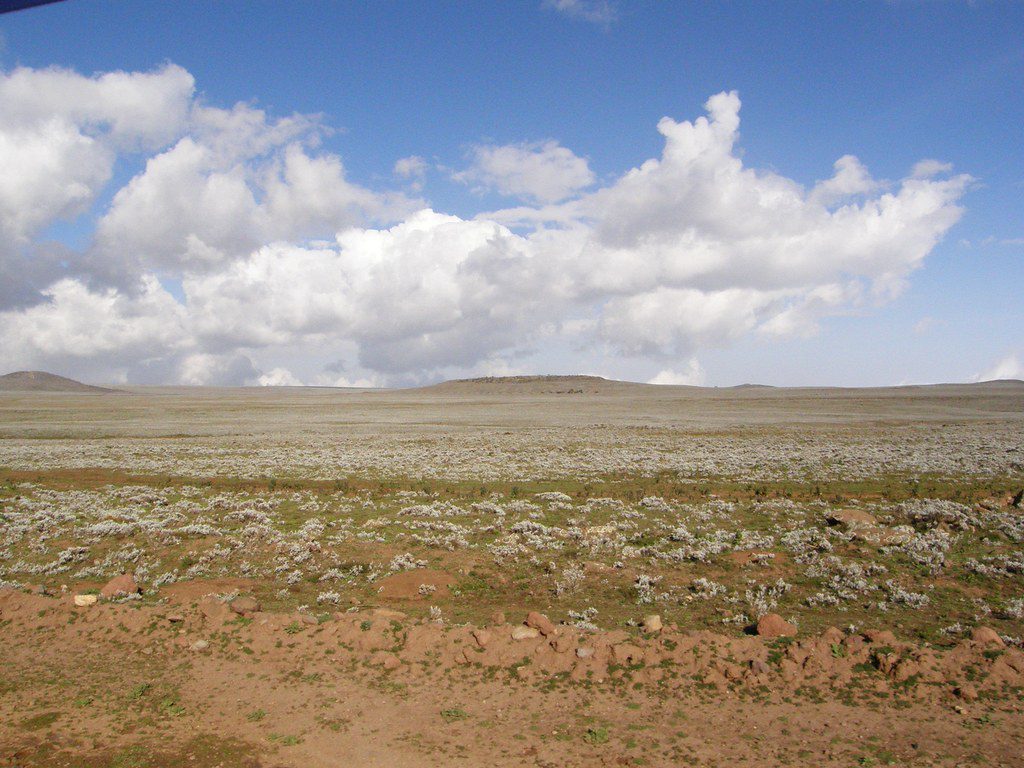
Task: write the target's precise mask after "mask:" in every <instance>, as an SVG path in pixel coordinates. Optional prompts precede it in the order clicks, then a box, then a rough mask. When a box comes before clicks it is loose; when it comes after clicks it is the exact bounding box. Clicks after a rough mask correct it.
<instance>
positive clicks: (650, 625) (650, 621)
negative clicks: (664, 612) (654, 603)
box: [644, 613, 662, 632]
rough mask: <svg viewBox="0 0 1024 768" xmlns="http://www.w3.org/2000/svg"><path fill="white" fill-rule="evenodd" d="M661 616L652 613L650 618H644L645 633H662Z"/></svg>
mask: <svg viewBox="0 0 1024 768" xmlns="http://www.w3.org/2000/svg"><path fill="white" fill-rule="evenodd" d="M661 626H662V625H661V616H659V615H658V614H656V613H652V614H651V615H650V616H644V631H645V632H661Z"/></svg>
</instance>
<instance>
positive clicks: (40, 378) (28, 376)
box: [0, 371, 118, 394]
mask: <svg viewBox="0 0 1024 768" xmlns="http://www.w3.org/2000/svg"><path fill="white" fill-rule="evenodd" d="M117 391H118V390H116V389H107V388H106V387H94V386H92V385H90V384H83V383H82V382H80V381H75V380H74V379H68V378H65V377H64V376H58V375H57V374H55V373H47V372H46V371H16V372H14V373H8V374H5V375H3V376H0V392H91V393H94V394H101V393H111V392H117Z"/></svg>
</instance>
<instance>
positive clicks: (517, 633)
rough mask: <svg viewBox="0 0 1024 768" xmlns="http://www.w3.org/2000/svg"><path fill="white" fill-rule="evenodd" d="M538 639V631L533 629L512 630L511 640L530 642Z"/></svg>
mask: <svg viewBox="0 0 1024 768" xmlns="http://www.w3.org/2000/svg"><path fill="white" fill-rule="evenodd" d="M537 637H540V631H539V630H538V629H536V628H535V627H522V626H520V627H516V628H514V629H513V630H512V639H513V640H532V639H534V638H537Z"/></svg>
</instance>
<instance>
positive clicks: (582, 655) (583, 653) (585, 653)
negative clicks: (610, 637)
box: [576, 647, 594, 659]
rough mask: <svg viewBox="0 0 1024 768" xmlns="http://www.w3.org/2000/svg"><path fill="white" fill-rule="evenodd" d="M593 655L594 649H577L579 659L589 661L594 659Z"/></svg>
mask: <svg viewBox="0 0 1024 768" xmlns="http://www.w3.org/2000/svg"><path fill="white" fill-rule="evenodd" d="M593 655H594V649H593V648H589V647H587V648H577V649H576V658H577V659H589V658H592V657H593Z"/></svg>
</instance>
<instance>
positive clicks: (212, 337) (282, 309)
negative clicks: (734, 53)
mask: <svg viewBox="0 0 1024 768" xmlns="http://www.w3.org/2000/svg"><path fill="white" fill-rule="evenodd" d="M3 78H6V79H3ZM12 82H13V83H14V84H13V85H11V83H12ZM26 83H28V84H30V85H31V86H32V87H31V88H30V87H29V86H28V85H26ZM69 84H70V85H69ZM72 86H78V87H81V88H82V89H83V90H84V92H86V93H88V94H91V97H90V99H85V98H79V97H78V95H76V94H74V93H70V91H73V90H74V87H72ZM705 106H706V110H707V114H706V115H705V116H700V117H697V118H695V119H693V120H675V119H672V118H668V117H666V118H663V119H662V120H661V121H660V122H659V123H658V126H657V128H658V131H659V132H660V134H661V135H662V137H663V139H664V149H663V151H662V153H661V155H660V157H657V158H650V159H647V160H644V161H643V162H641V163H640V164H638V165H637V167H635V168H633V169H632V170H629V171H628V172H626V173H625V174H623V175H622V176H621V177H619V178H617V179H613V180H611V181H610V182H608V183H605V184H603V185H598V184H597V181H596V177H595V175H594V173H593V171H592V170H591V169H590V167H589V164H588V163H587V161H586V160H585V159H584V158H582V157H580V156H577V155H576V154H575V153H573V152H572V151H571V150H569V149H567V148H565V147H562V146H561V145H559V144H558V143H556V142H553V141H549V142H542V143H534V144H512V145H505V146H486V147H477V148H476V149H475V150H474V152H473V164H472V166H471V168H469V169H468V170H466V171H464V172H463V173H462V174H460V178H461V179H462V180H464V181H466V182H468V183H471V184H477V185H482V186H486V187H488V188H492V189H495V190H497V191H499V192H501V193H502V194H505V195H509V196H513V197H518V198H520V199H521V200H523V201H525V202H524V203H523V204H522V205H520V206H518V207H516V208H512V209H508V210H503V211H494V212H491V213H483V214H479V215H477V216H475V217H469V218H463V217H458V216H452V215H447V214H444V213H441V212H437V211H434V210H432V209H431V208H429V207H427V206H425V205H423V204H422V203H420V202H419V201H415V200H410V199H408V198H407V197H405V196H404V195H402V194H401V193H396V192H394V191H388V190H384V191H376V190H371V189H369V188H366V187H363V186H360V185H358V184H355V183H354V182H352V181H350V180H349V179H348V178H347V175H346V171H345V166H344V163H343V161H342V159H341V158H340V157H338V156H337V155H335V154H332V153H330V152H325V151H323V150H321V149H319V142H320V140H321V139H322V138H323V137H324V136H325V135H326V134H327V133H328V129H327V128H326V127H325V126H323V125H321V124H320V123H319V121H318V120H317V119H316V118H313V117H309V116H303V115H292V116H289V117H283V118H275V117H273V116H270V115H267V114H265V113H264V112H263V111H261V110H258V109H255V108H254V107H252V106H250V105H246V104H239V105H235V106H233V107H230V108H218V107H215V106H210V105H206V104H202V103H199V102H197V101H196V99H195V96H194V83H193V81H192V78H191V76H190V75H189V74H188V73H187V72H185V71H184V70H181V69H180V68H178V67H174V66H173V65H169V66H167V67H165V68H163V69H161V70H157V71H155V72H152V73H141V74H139V73H113V74H111V75H110V76H107V75H99V76H96V77H92V78H86V77H83V76H80V75H77V74H75V73H71V72H67V71H63V70H59V71H51V70H41V71H35V70H17V71H15V72H14V73H12V74H9V75H3V76H0V161H2V160H3V159H4V158H6V159H7V160H9V161H10V166H9V167H10V168H13V169H14V171H13V172H12V173H13V175H12V176H11V177H10V178H3V177H0V228H2V230H3V235H4V239H3V240H2V241H0V242H2V244H0V278H5V277H6V278H7V284H5V283H4V282H3V281H0V365H2V366H3V367H5V368H7V369H12V368H29V367H33V368H36V367H41V368H46V367H59V368H60V369H61V370H64V371H67V372H69V373H75V372H76V371H85V372H88V373H89V374H90V376H91V377H92V378H93V379H94V380H95V379H98V380H108V381H116V380H128V381H148V382H153V381H168V382H169V381H177V382H182V383H218V384H243V383H292V382H297V381H300V380H301V381H306V382H312V383H318V384H329V383H337V382H341V381H344V382H346V383H352V382H358V383H366V382H375V383H388V382H389V381H394V380H399V379H401V380H408V379H409V378H414V379H420V380H422V379H423V378H425V377H429V376H431V375H434V374H435V373H436V372H440V371H445V372H458V371H463V372H468V371H480V370H489V369H491V368H495V369H502V370H503V369H504V368H502V366H508V365H515V366H518V359H519V358H521V356H522V355H524V354H526V353H527V352H528V351H530V350H536V349H538V348H539V349H544V348H548V346H551V347H552V348H553V347H554V346H557V345H561V346H562V347H564V348H572V349H575V350H577V351H578V350H584V351H586V350H588V349H590V350H599V351H601V352H602V353H605V352H607V353H610V354H612V355H620V356H625V357H630V356H632V357H638V358H643V359H646V360H649V361H656V364H657V368H654V369H655V370H659V369H660V370H661V373H660V374H659V375H658V377H656V378H659V377H660V378H659V380H660V381H683V380H686V381H702V380H703V378H702V377H703V372H702V370H701V368H700V366H699V363H698V362H697V361H696V358H695V357H693V356H694V355H695V354H696V353H698V352H699V351H700V350H702V349H706V348H710V347H715V346H722V345H727V344H730V343H732V342H733V341H735V340H737V339H739V338H741V337H743V336H745V335H747V334H760V335H761V336H762V337H763V338H765V339H771V338H774V337H780V336H794V335H808V334H812V333H815V332H816V331H817V329H818V327H819V325H820V323H821V322H822V320H823V319H824V318H827V317H829V316H830V315H836V314H843V313H849V312H850V311H851V310H852V309H859V310H860V309H863V308H867V307H870V306H872V305H874V304H879V303H881V302H884V301H888V300H890V299H891V298H892V297H893V296H895V295H897V294H898V293H899V291H900V290H902V287H903V286H904V285H905V284H906V281H907V280H908V279H909V277H910V275H911V274H912V272H913V271H914V270H915V269H916V268H917V267H919V266H920V265H921V263H922V262H923V260H924V259H925V258H926V257H927V255H928V254H929V252H930V251H931V250H932V249H933V248H934V246H935V244H936V243H937V242H938V241H939V240H940V239H941V238H942V237H943V236H944V235H945V233H946V232H947V231H948V230H949V229H950V227H952V226H953V224H955V223H956V221H957V220H958V219H959V217H960V215H961V213H962V210H961V207H960V205H959V201H960V198H961V197H962V195H963V194H964V191H965V189H966V187H967V185H968V184H969V182H970V177H969V176H966V175H963V174H961V175H950V173H949V171H950V169H949V168H948V167H946V166H944V165H943V164H941V163H938V162H937V161H923V164H919V165H918V167H917V168H915V169H914V170H912V171H911V172H910V174H909V175H908V176H907V177H906V178H904V179H902V180H898V181H895V182H883V181H879V180H876V179H874V178H873V177H872V176H871V174H870V173H869V171H868V170H867V168H865V167H864V166H863V164H861V163H860V161H859V160H857V159H856V158H855V157H854V156H852V155H848V154H845V155H842V156H840V157H839V159H838V160H837V161H836V163H835V171H834V174H833V176H832V177H831V178H830V179H827V180H825V181H822V182H820V183H818V184H816V185H814V186H812V187H810V188H807V187H805V186H803V185H801V184H800V183H798V182H796V181H794V180H793V179H790V178H787V177H785V176H783V175H781V174H780V173H777V172H774V171H769V170H763V169H759V168H751V167H748V166H746V165H745V164H744V162H743V160H742V158H741V152H740V150H739V149H738V147H737V144H738V141H739V125H740V117H739V114H740V106H741V105H740V99H739V96H738V95H737V94H736V93H735V92H723V93H719V94H717V95H714V96H712V97H711V98H710V99H708V101H707V103H706V105H705ZM8 108H9V109H8ZM139 153H144V154H143V155H142V157H143V158H144V159H145V163H144V166H143V167H142V169H141V170H140V171H139V172H138V173H137V174H136V175H135V177H134V178H132V179H130V180H129V181H128V182H127V183H126V184H125V185H124V186H123V187H122V188H120V189H118V190H110V191H111V192H113V195H112V198H111V202H110V203H109V205H107V206H106V207H104V208H102V209H99V210H97V209H96V208H95V201H96V199H97V197H98V195H99V192H100V191H101V190H103V189H104V188H105V187H106V185H107V184H109V180H110V178H111V169H112V167H113V163H114V162H116V161H117V159H118V158H120V157H123V156H132V157H138V156H139ZM424 163H425V161H422V160H421V158H418V157H407V158H404V159H402V160H399V161H398V162H397V163H396V165H395V173H396V175H398V176H401V177H405V178H409V179H413V180H417V179H421V178H422V172H423V171H424V168H425V166H424ZM5 167H7V166H5ZM12 178H13V181H12V180H11V179H12ZM86 210H91V211H92V212H93V213H94V214H95V215H96V217H97V219H98V224H97V226H96V229H95V233H94V238H93V242H92V243H91V244H90V245H89V246H88V247H87V248H85V249H83V250H82V251H81V252H75V251H71V250H70V249H66V248H65V249H64V250H63V251H62V250H61V249H60V248H55V247H51V246H49V245H48V244H46V243H45V242H43V241H42V240H41V239H40V238H41V236H42V234H41V233H42V232H43V231H44V230H45V229H46V227H48V226H49V225H50V224H52V223H53V222H54V221H56V220H59V219H60V218H67V217H70V216H75V215H77V214H78V213H81V212H83V211H86ZM12 285H13V288H12V287H10V286H12ZM167 286H170V287H167ZM325 349H330V350H331V352H330V354H331V355H332V357H330V358H328V359H330V360H334V361H337V355H340V356H341V357H342V358H343V359H342V360H341V361H340V363H337V364H336V363H335V362H332V363H330V364H329V365H327V367H318V364H317V363H316V360H317V359H323V358H322V357H320V356H321V355H322V354H323V350H325ZM339 350H343V351H341V352H339ZM336 353H337V355H336ZM282 355H283V356H282ZM257 360H258V361H260V365H259V366H258V365H257V364H256V363H255V362H253V361H257ZM678 360H689V362H688V363H686V365H685V366H684V367H683V368H681V369H677V368H676V367H674V366H677V365H678V363H673V362H672V361H678ZM502 361H517V362H516V363H514V364H513V363H506V362H502ZM339 366H340V367H339ZM263 368H265V370H264V369H263ZM342 372H343V374H344V375H343V376H341V377H340V378H339V376H340V374H341V373H342Z"/></svg>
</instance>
